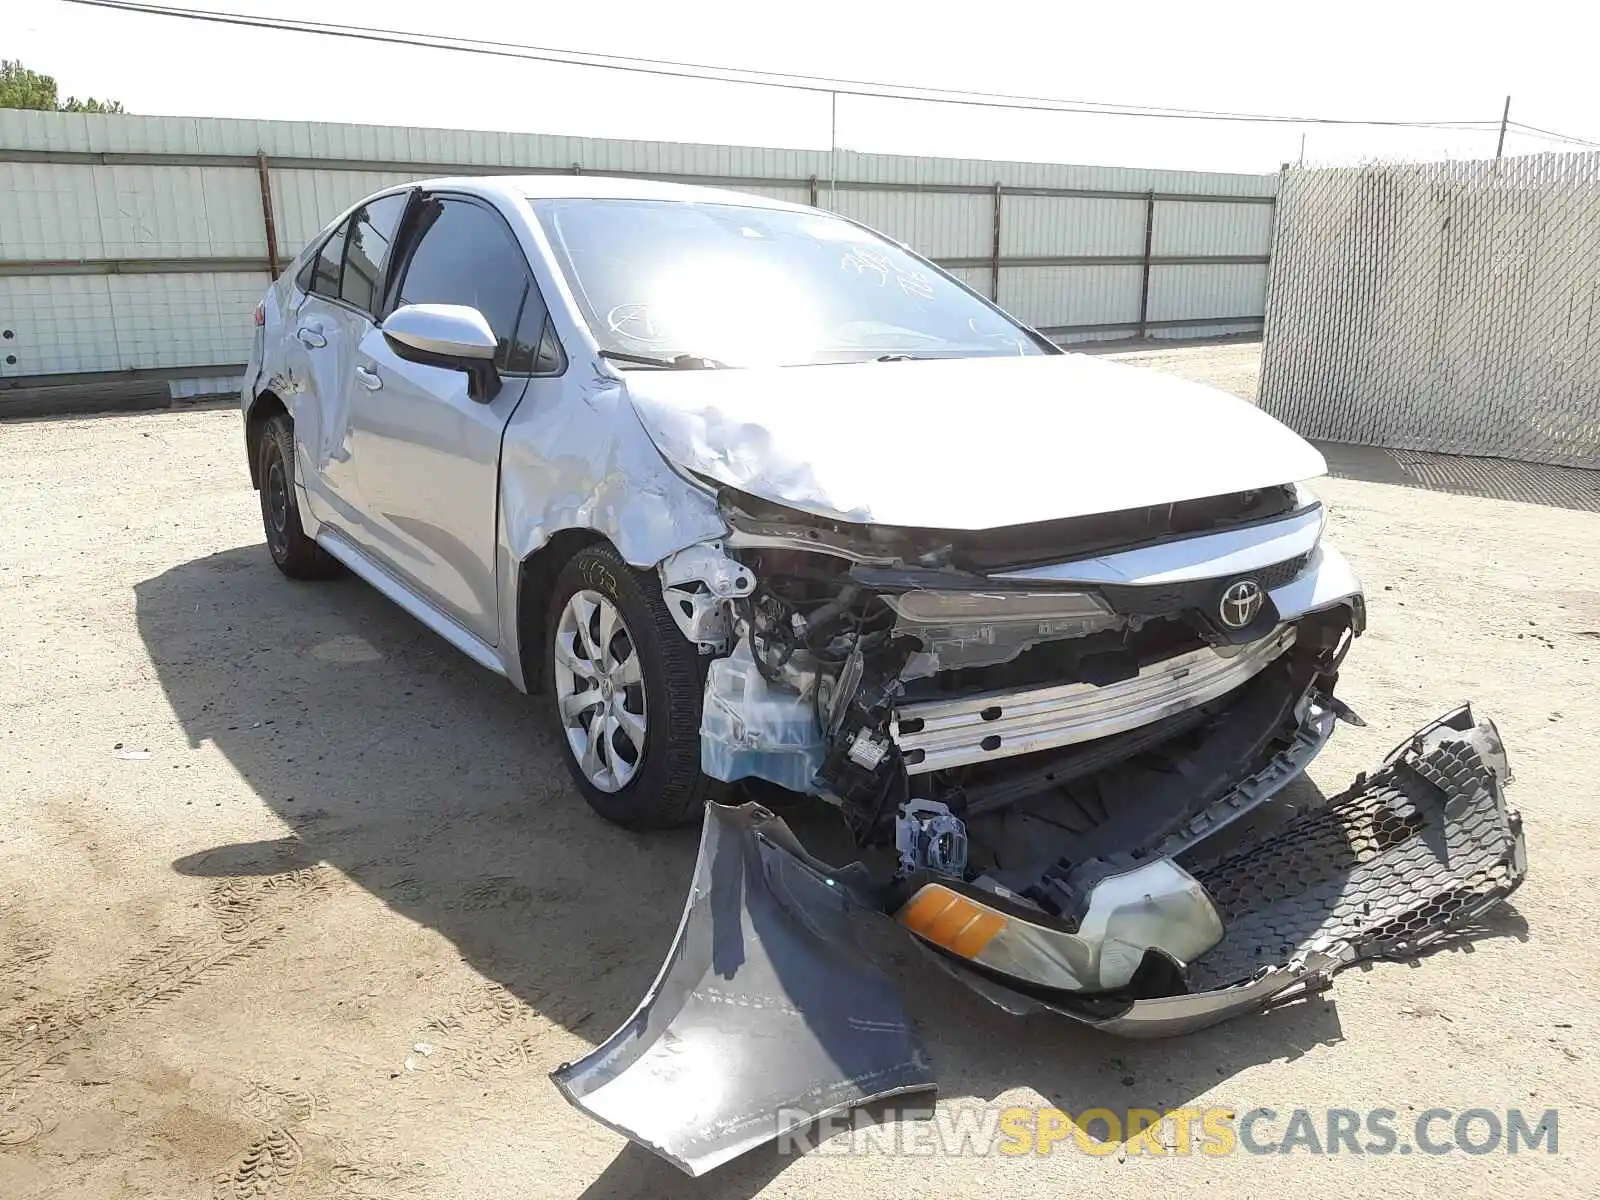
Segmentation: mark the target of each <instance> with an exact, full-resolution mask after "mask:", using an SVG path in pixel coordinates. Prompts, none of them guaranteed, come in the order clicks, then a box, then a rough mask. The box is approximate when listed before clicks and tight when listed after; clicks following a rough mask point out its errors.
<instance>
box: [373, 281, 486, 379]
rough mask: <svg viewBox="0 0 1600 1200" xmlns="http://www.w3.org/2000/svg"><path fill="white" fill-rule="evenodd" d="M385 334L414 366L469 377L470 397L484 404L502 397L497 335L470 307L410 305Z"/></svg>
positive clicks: (388, 324)
mask: <svg viewBox="0 0 1600 1200" xmlns="http://www.w3.org/2000/svg"><path fill="white" fill-rule="evenodd" d="M379 328H380V329H381V330H382V331H383V336H384V338H385V339H387V340H388V343H389V345H390V346H391V347H392V348H393V350H394V352H395V353H396V354H398V355H399V356H400V357H401V358H404V359H408V360H409V361H411V362H418V363H424V364H426V365H428V366H430V367H446V368H448V369H450V370H455V371H465V372H466V373H467V394H468V395H469V396H471V397H472V398H473V399H474V400H477V401H478V402H480V403H482V404H487V403H488V402H489V401H491V400H493V399H494V398H495V396H496V395H497V394H498V393H499V391H500V373H499V372H498V371H496V370H495V369H494V356H495V354H496V353H497V352H498V351H499V349H500V346H499V343H498V342H497V341H496V340H495V336H494V331H493V330H492V329H490V328H489V322H488V321H487V320H485V319H484V316H483V314H482V313H481V312H479V311H478V310H477V309H475V308H473V307H472V306H471V305H467V304H405V305H402V306H401V307H399V308H397V309H395V310H394V311H393V312H392V313H390V314H389V315H388V317H386V318H385V319H384V322H383V324H382V325H381V326H379Z"/></svg>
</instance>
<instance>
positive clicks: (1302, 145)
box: [1299, 133, 1306, 167]
mask: <svg viewBox="0 0 1600 1200" xmlns="http://www.w3.org/2000/svg"><path fill="white" fill-rule="evenodd" d="M1299 165H1300V166H1302V167H1303V166H1305V165H1306V135H1305V134H1303V133H1302V134H1301V135H1300V164H1299Z"/></svg>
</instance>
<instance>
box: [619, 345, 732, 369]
mask: <svg viewBox="0 0 1600 1200" xmlns="http://www.w3.org/2000/svg"><path fill="white" fill-rule="evenodd" d="M600 357H601V358H608V359H610V360H611V361H612V362H624V363H637V364H638V365H639V366H641V367H660V368H662V369H663V370H668V371H714V370H720V369H723V368H726V367H727V365H728V364H727V363H725V362H718V361H717V360H716V359H714V358H702V357H701V356H700V355H698V354H674V355H673V356H672V357H671V358H668V357H666V356H665V355H661V354H630V353H629V352H628V351H626V350H602V351H600Z"/></svg>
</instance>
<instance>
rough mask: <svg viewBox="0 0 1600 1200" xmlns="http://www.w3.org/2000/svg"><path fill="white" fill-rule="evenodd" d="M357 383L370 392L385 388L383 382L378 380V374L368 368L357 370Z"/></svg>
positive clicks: (358, 368)
mask: <svg viewBox="0 0 1600 1200" xmlns="http://www.w3.org/2000/svg"><path fill="white" fill-rule="evenodd" d="M356 382H357V383H359V384H360V385H361V386H362V387H364V388H366V389H367V391H369V392H375V391H377V390H378V389H379V388H381V387H382V386H383V380H381V379H379V378H378V373H377V372H376V371H372V370H368V369H367V368H366V367H357V368H356Z"/></svg>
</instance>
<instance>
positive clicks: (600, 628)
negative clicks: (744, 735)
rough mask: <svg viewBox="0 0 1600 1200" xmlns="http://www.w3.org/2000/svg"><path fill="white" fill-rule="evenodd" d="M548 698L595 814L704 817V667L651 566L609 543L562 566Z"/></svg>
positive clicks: (663, 819)
mask: <svg viewBox="0 0 1600 1200" xmlns="http://www.w3.org/2000/svg"><path fill="white" fill-rule="evenodd" d="M545 650H546V656H545V657H546V663H547V664H548V669H549V671H550V672H551V684H552V686H551V688H550V696H551V705H552V708H553V710H554V713H553V715H554V717H555V721H556V725H557V728H558V729H559V730H560V732H561V734H562V741H563V743H564V746H565V753H564V754H563V757H564V758H565V760H566V763H567V768H568V769H569V770H570V771H571V772H572V778H573V780H574V782H576V783H577V785H578V790H579V791H580V792H582V793H583V797H584V799H585V800H587V801H588V802H589V805H590V807H592V808H593V809H594V810H595V811H596V812H598V813H599V814H600V815H601V816H602V817H605V818H606V819H607V820H608V821H614V822H616V823H617V824H618V825H624V826H627V827H628V828H630V829H663V828H668V827H671V826H674V825H683V824H686V823H688V822H690V821H693V820H694V819H695V818H696V817H698V816H699V814H700V810H701V806H702V804H703V803H704V801H705V799H706V796H707V794H708V793H709V792H710V791H711V790H712V789H713V788H714V787H715V786H716V785H715V784H714V783H713V781H711V780H709V779H707V778H706V777H705V776H704V775H702V774H701V772H700V706H701V702H702V689H703V687H704V684H705V669H704V666H703V664H702V662H701V658H700V653H699V650H698V648H697V647H696V646H694V645H692V644H691V643H690V642H689V641H688V640H687V639H686V638H685V637H684V636H683V634H682V633H681V632H680V631H679V629H678V625H677V622H675V621H674V620H673V618H672V614H671V613H669V612H668V611H667V606H666V601H665V600H664V599H663V597H662V595H661V588H660V586H659V584H657V582H656V579H655V577H654V576H653V575H651V574H649V573H648V572H643V571H637V570H635V569H634V568H632V567H630V566H629V565H628V564H627V563H625V562H623V560H622V558H621V556H619V555H618V554H617V552H616V551H615V550H613V549H611V548H610V547H609V546H603V545H602V546H589V547H585V548H584V549H582V550H580V551H578V553H577V554H575V555H574V556H573V557H572V558H571V559H570V560H569V561H568V563H567V565H566V566H565V567H563V568H562V570H561V574H560V575H559V576H557V578H556V585H555V590H554V592H553V593H552V595H551V597H550V609H549V613H548V617H547V620H546V624H545Z"/></svg>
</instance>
